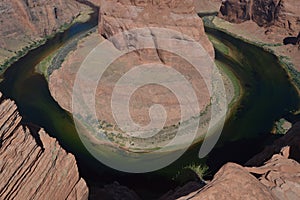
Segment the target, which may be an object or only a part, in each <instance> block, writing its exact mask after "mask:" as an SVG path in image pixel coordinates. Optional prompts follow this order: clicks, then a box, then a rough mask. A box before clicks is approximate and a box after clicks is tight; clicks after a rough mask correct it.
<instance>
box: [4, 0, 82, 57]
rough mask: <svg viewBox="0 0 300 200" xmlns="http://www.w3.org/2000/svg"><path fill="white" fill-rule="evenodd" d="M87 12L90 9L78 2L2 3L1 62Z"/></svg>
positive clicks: (8, 0) (26, 0) (33, 0)
mask: <svg viewBox="0 0 300 200" xmlns="http://www.w3.org/2000/svg"><path fill="white" fill-rule="evenodd" d="M84 9H87V7H86V6H85V5H83V4H79V3H77V2H76V1H74V0H51V1H49V0H2V1H1V2H0V13H1V14H0V50H1V52H2V53H1V54H2V55H1V56H0V59H4V58H5V57H6V56H8V57H9V56H13V54H12V53H13V52H14V51H19V50H21V48H23V47H25V46H27V45H28V44H29V43H32V42H33V41H36V40H39V39H41V38H42V37H45V36H46V35H50V34H52V33H55V32H56V31H57V30H58V29H59V28H60V27H61V26H63V25H64V24H67V23H70V22H71V21H72V20H73V19H74V18H75V17H76V16H78V15H79V13H80V12H81V11H82V10H84ZM6 58H7V57H6Z"/></svg>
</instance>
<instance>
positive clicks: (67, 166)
mask: <svg viewBox="0 0 300 200" xmlns="http://www.w3.org/2000/svg"><path fill="white" fill-rule="evenodd" d="M21 119H22V117H21V116H20V114H19V112H18V110H17V106H16V105H15V103H14V102H13V101H11V100H5V99H3V97H2V95H1V93H0V199H58V200H59V199H61V200H62V199H82V200H83V199H87V198H88V188H87V185H86V183H85V181H84V180H83V179H82V178H80V176H79V173H78V169H77V165H76V160H75V158H74V156H73V155H71V154H69V153H67V152H66V151H65V150H64V149H62V148H61V147H60V145H59V144H58V142H57V141H56V140H55V139H54V138H51V137H50V136H49V135H47V133H45V131H43V130H40V131H38V133H37V134H36V135H35V134H34V133H33V132H32V131H30V130H29V128H28V127H26V126H23V125H22V124H21Z"/></svg>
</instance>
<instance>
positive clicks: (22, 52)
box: [0, 39, 47, 74]
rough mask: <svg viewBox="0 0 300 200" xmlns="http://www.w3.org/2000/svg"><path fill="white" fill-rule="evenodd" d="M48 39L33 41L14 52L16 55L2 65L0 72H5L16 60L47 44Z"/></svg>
mask: <svg viewBox="0 0 300 200" xmlns="http://www.w3.org/2000/svg"><path fill="white" fill-rule="evenodd" d="M46 41H47V40H46V39H41V40H38V41H33V42H32V43H31V44H29V45H28V46H25V47H23V48H22V49H21V50H19V51H16V52H14V53H15V56H12V57H10V58H9V59H7V60H6V61H5V62H4V63H3V64H2V65H1V66H0V74H3V73H4V72H5V70H6V69H7V68H8V67H10V66H11V65H12V64H13V63H14V62H16V61H18V60H19V59H20V58H22V57H23V56H25V55H26V54H27V53H28V52H29V51H31V50H33V49H35V48H37V47H39V46H41V45H43V44H45V42H46Z"/></svg>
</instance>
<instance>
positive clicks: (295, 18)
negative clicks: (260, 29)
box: [220, 0, 300, 34]
mask: <svg viewBox="0 0 300 200" xmlns="http://www.w3.org/2000/svg"><path fill="white" fill-rule="evenodd" d="M299 10H300V1H298V0H250V1H248V0H225V1H222V6H221V9H220V14H221V16H222V17H223V18H224V19H226V20H228V21H230V22H235V23H241V22H244V21H247V20H253V21H254V22H256V23H257V24H258V25H259V26H264V27H270V26H277V27H280V28H283V29H285V30H286V31H287V32H289V33H291V34H295V33H298V32H299V31H300V23H299V21H300V16H299Z"/></svg>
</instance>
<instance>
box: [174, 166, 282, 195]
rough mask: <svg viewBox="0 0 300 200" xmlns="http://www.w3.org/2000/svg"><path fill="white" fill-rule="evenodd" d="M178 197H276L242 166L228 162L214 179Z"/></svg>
mask: <svg viewBox="0 0 300 200" xmlns="http://www.w3.org/2000/svg"><path fill="white" fill-rule="evenodd" d="M178 199H180V200H184V199H194V200H200V199H201V200H202V199H203V200H206V199H214V200H226V199H232V200H239V199H253V200H254V199H256V200H273V199H276V198H275V196H274V195H272V194H271V193H270V191H269V189H268V188H267V187H266V186H264V185H262V184H261V183H260V182H259V181H258V180H257V179H256V178H255V177H254V176H252V175H251V174H249V173H248V171H247V170H246V169H244V168H243V167H242V166H240V165H237V164H234V163H228V164H226V165H224V166H223V167H222V168H221V169H220V170H219V172H218V173H217V174H216V175H215V176H214V179H213V180H212V181H211V182H210V183H209V184H207V185H206V186H205V187H203V188H202V189H200V190H197V191H195V192H193V193H191V194H189V195H187V196H184V197H180V198H178Z"/></svg>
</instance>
